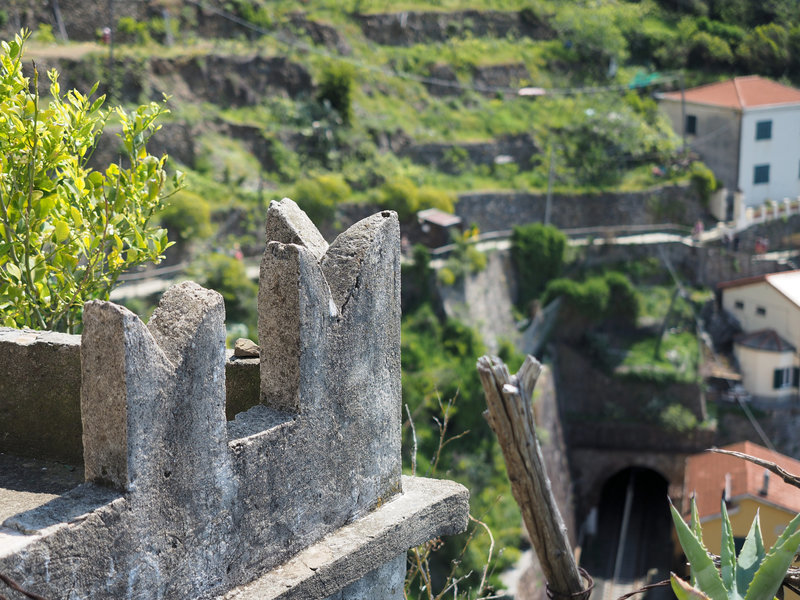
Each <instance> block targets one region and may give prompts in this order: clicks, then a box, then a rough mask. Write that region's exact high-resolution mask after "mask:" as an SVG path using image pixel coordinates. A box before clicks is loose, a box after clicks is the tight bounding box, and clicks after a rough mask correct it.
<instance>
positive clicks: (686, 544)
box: [669, 502, 728, 600]
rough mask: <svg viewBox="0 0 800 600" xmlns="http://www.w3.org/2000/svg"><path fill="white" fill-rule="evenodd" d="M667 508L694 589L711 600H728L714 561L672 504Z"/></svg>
mask: <svg viewBox="0 0 800 600" xmlns="http://www.w3.org/2000/svg"><path fill="white" fill-rule="evenodd" d="M669 507H670V511H671V512H672V522H673V523H674V524H675V531H676V532H677V534H678V540H679V541H680V543H681V548H683V552H684V554H686V558H687V560H688V561H689V565H690V566H691V568H692V575H693V576H694V578H695V581H696V582H697V583H696V587H698V588H700V589H701V590H703V592H705V593H706V594H707V595H708V596H709V597H710V598H711V600H728V591H727V590H726V589H725V586H724V585H723V583H722V579H721V578H720V576H719V571H717V568H716V567H715V566H714V561H712V560H711V557H710V556H709V555H708V550H706V548H705V546H703V544H702V542H700V540H698V539H697V538H696V537H695V535H694V534H693V533H692V530H691V529H689V526H688V525H687V524H686V521H684V520H683V517H681V515H680V513H679V512H678V511H677V509H676V508H675V506H673V504H672V502H670V506H669Z"/></svg>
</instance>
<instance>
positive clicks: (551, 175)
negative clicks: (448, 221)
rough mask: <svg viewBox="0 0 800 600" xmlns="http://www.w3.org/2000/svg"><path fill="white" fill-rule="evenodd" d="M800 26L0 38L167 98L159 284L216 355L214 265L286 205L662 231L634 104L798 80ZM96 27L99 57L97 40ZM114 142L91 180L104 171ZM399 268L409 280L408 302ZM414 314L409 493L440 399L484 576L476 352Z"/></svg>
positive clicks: (639, 24) (87, 22)
mask: <svg viewBox="0 0 800 600" xmlns="http://www.w3.org/2000/svg"><path fill="white" fill-rule="evenodd" d="M54 6H58V7H59V12H60V15H61V24H63V32H65V33H66V35H67V37H68V38H69V41H68V42H65V41H64V40H63V39H61V38H62V27H61V24H59V22H58V20H57V19H56V18H55V16H54V11H53V7H54ZM109 7H111V10H110V11H109ZM798 11H800V9H798V5H797V3H796V2H794V0H772V1H771V2H769V3H766V2H759V1H756V0H752V1H750V0H736V1H729V0H726V1H722V0H690V1H684V2H674V1H671V0H661V1H658V2H657V1H655V0H642V1H640V2H625V1H622V0H594V1H589V0H587V1H585V2H571V1H566V0H564V1H556V0H539V1H534V0H497V1H493V2H488V1H487V0H469V1H467V0H438V1H434V2H429V3H415V2H401V3H397V2H390V1H389V0H344V1H339V0H304V1H303V2H302V3H297V2H291V1H289V0H274V1H267V0H213V1H212V0H152V1H145V0H139V1H130V2H123V1H116V0H104V1H101V0H58V2H54V1H53V0H49V1H39V0H37V1H36V2H32V1H30V0H6V2H4V3H2V5H1V6H0V38H4V37H8V36H10V35H13V33H14V32H15V31H18V30H19V28H20V27H23V26H26V27H29V28H30V29H32V30H33V32H34V33H33V37H32V41H31V44H30V46H29V52H28V55H27V58H28V60H29V61H35V62H36V64H37V66H38V68H39V70H40V71H42V70H44V69H45V68H49V67H55V68H57V69H59V70H60V72H61V74H62V75H61V80H62V88H68V87H72V86H75V87H77V88H79V89H83V90H88V89H89V88H90V87H91V85H92V84H93V83H94V82H95V81H100V82H101V90H102V91H104V92H105V93H107V94H109V95H110V96H111V100H112V101H113V102H115V103H123V104H134V103H140V102H143V101H147V100H151V99H154V100H159V99H160V98H161V97H162V95H163V94H167V95H169V96H170V99H169V105H170V108H171V111H172V112H171V115H170V117H169V121H167V122H165V123H164V126H163V129H162V130H161V131H160V132H159V134H158V136H157V138H156V139H155V140H154V147H153V148H151V149H152V150H156V151H161V150H163V151H166V152H168V153H169V155H170V157H171V159H170V166H171V168H172V169H181V170H183V171H185V172H186V173H187V180H186V181H187V187H186V189H185V190H184V191H182V192H181V193H179V194H178V195H176V196H175V197H174V198H173V199H172V201H171V204H170V206H169V207H167V209H166V210H165V212H164V214H163V215H162V219H163V222H164V223H165V224H166V225H167V227H168V228H169V229H170V230H171V237H172V238H173V239H177V240H178V242H179V243H178V244H177V245H176V246H175V247H174V248H173V249H172V250H171V251H170V252H171V253H172V254H171V255H169V256H168V260H169V261H171V262H186V263H190V267H189V274H190V275H191V276H192V277H193V278H195V279H198V280H199V281H201V282H204V283H205V284H206V285H208V286H210V287H215V288H217V289H221V290H223V291H224V293H225V295H226V310H227V313H228V321H229V322H230V323H232V324H233V329H232V331H231V335H232V336H234V337H235V336H236V335H250V336H253V334H254V333H255V327H254V324H255V323H254V318H255V317H254V311H253V307H254V306H255V289H254V286H253V284H252V283H251V282H250V281H249V280H248V279H247V276H246V273H245V269H244V266H243V265H242V263H241V262H240V261H238V260H236V258H234V257H235V255H236V253H237V252H238V251H239V250H241V251H243V253H244V255H245V256H248V255H251V256H255V255H257V254H258V253H259V252H260V251H261V249H262V248H263V242H262V238H261V236H262V231H261V229H262V227H263V217H264V214H265V212H266V205H267V204H268V202H269V201H270V200H272V199H274V198H280V197H281V196H284V195H288V196H291V197H292V198H294V199H296V200H297V201H298V202H299V203H300V204H301V205H302V206H303V208H305V209H306V210H307V211H308V212H309V214H310V215H311V216H312V218H314V220H315V221H317V222H321V223H324V229H325V232H326V234H328V235H330V233H331V232H332V231H333V230H335V229H336V228H337V227H338V226H339V225H340V224H342V223H344V222H346V221H348V220H352V219H354V218H357V217H358V216H360V215H363V214H365V213H368V212H370V211H371V210H373V209H372V208H371V206H372V205H379V206H381V207H388V208H394V209H395V210H397V211H398V212H399V213H400V216H401V217H402V218H403V219H404V220H405V223H406V224H412V223H413V221H414V219H413V216H414V213H415V212H416V211H417V210H418V209H420V208H426V207H439V208H442V209H445V210H453V207H454V205H455V204H457V202H458V198H459V195H463V196H464V204H463V205H464V206H466V205H467V204H469V205H470V206H472V207H473V211H472V213H473V214H484V213H486V212H490V211H486V210H484V211H483V213H482V212H481V210H480V209H481V207H479V206H475V204H476V203H478V202H479V201H480V200H481V198H487V199H489V198H491V194H490V193H488V192H497V191H500V192H502V191H506V192H513V193H514V194H513V197H515V198H521V199H522V200H523V201H528V200H530V199H531V198H533V196H532V193H536V192H538V193H543V192H544V191H545V190H547V188H548V185H549V183H552V187H553V189H554V191H555V194H554V197H555V198H556V199H557V201H558V202H560V203H561V204H562V205H564V206H566V205H570V203H571V201H572V200H573V199H574V198H575V197H576V195H578V194H581V193H586V192H597V196H598V197H602V198H605V199H608V198H611V197H613V194H614V193H616V192H625V193H626V194H627V195H626V196H625V199H626V200H625V201H626V202H627V203H638V204H639V205H641V204H643V203H645V202H646V201H647V200H646V196H645V195H643V194H639V193H638V192H640V191H641V190H643V189H649V188H651V187H653V186H661V187H664V188H665V191H664V190H662V192H659V194H658V195H657V197H659V198H660V197H667V196H668V197H669V199H670V200H669V202H663V203H655V204H654V206H653V207H651V208H653V210H655V211H656V212H659V214H660V215H661V216H662V217H663V220H673V218H676V219H677V220H680V218H681V216H682V215H683V214H684V213H681V212H680V211H679V212H674V210H673V207H674V205H675V204H676V202H675V201H673V200H674V198H675V197H680V195H681V194H680V191H681V190H682V189H683V188H677V187H676V185H675V184H683V183H686V182H687V181H688V180H689V179H690V176H691V170H690V164H691V157H686V156H683V155H682V154H681V152H680V147H681V140H680V139H679V138H677V137H676V136H675V135H674V133H673V132H672V131H671V130H670V129H669V127H668V125H667V122H666V119H665V118H664V117H663V116H662V115H660V114H659V112H658V110H657V107H656V104H655V102H654V101H653V100H652V93H653V92H654V91H656V90H663V89H667V88H672V87H677V86H679V85H680V84H681V81H683V83H684V84H685V85H687V86H688V85H693V84H696V83H701V82H705V81H710V80H714V79H718V78H722V77H726V76H730V75H733V74H742V73H748V74H749V73H758V74H762V75H768V76H772V77H776V78H784V79H786V80H789V81H790V80H791V77H793V76H794V77H798V76H800V75H799V74H800V68H798V65H800V19H798ZM106 26H108V27H110V28H112V29H113V31H114V34H113V36H112V38H111V39H112V42H113V43H111V44H108V43H104V42H102V41H101V40H100V39H99V36H102V28H103V27H106ZM679 71H680V72H682V78H681V76H679ZM524 88H528V90H527V92H526V93H524V94H520V90H522V89H524ZM44 91H45V90H43V92H44ZM113 130H114V126H113V123H112V124H111V126H110V128H109V131H108V132H107V134H106V136H105V138H104V142H103V144H101V147H100V148H99V149H98V152H97V153H96V154H95V155H94V160H95V161H96V162H97V163H98V164H101V163H108V162H110V161H113V160H115V159H116V155H117V151H116V146H115V144H116V138H115V137H114V135H113V133H114V131H113ZM675 190H678V192H675ZM480 192H483V193H480ZM509 197H511V195H509ZM506 199H507V198H506ZM528 204H532V202H528ZM505 205H506V204H505V203H504V201H501V202H496V203H493V204H491V206H492V207H500V206H505ZM624 206H629V204H625V205H624ZM484 208H485V207H484ZM573 210H577V209H573ZM606 212H608V214H614V215H617V214H620V213H624V214H623V217H622V218H624V216H625V215H628V216H630V215H634V214H637V215H638V214H641V212H637V211H636V210H619V211H617V212H613V213H612V212H611V211H606ZM692 214H693V215H694V213H692ZM676 215H677V217H676ZM490 216H492V215H490ZM695 218H696V217H694V216H693V217H692V222H694V219H695ZM409 230H410V228H409V229H407V231H409ZM461 249H463V248H461ZM464 256H465V257H466V260H468V261H474V262H475V265H477V266H479V263H480V260H479V259H477V258H476V257H475V256H474V255H471V254H469V252H467V251H466V250H465V251H464ZM416 258H417V260H416V262H415V265H414V266H413V267H412V268H411V271H413V273H412V276H414V277H418V278H419V279H424V280H426V281H427V279H425V278H426V277H428V276H429V275H430V273H429V272H428V270H427V263H426V261H425V256H424V254H419V255H418V256H417V257H416ZM470 266H473V265H470ZM404 285H405V281H404ZM409 287H411V286H409ZM412 291H415V290H413V289H412ZM416 292H418V297H416V298H415V299H414V302H413V303H411V304H413V305H412V306H410V307H404V309H405V308H410V309H411V310H409V311H408V315H407V317H406V319H405V321H404V331H403V335H404V341H403V344H404V346H403V367H404V382H403V385H404V399H405V400H407V401H408V403H409V406H410V409H411V411H412V414H413V415H414V419H415V420H416V422H417V425H418V428H417V433H418V436H419V437H418V442H419V455H420V456H419V465H418V468H419V472H420V473H425V471H426V470H427V469H428V468H429V467H432V465H431V463H430V458H431V456H433V453H434V452H435V450H436V447H437V445H436V444H437V435H436V431H435V430H433V431H431V430H427V431H425V430H424V428H423V424H424V423H426V422H430V419H429V417H430V416H431V415H432V414H433V415H437V416H439V417H441V414H440V413H439V412H438V411H439V405H438V397H439V396H440V397H441V398H443V399H444V400H445V401H446V400H447V399H448V398H449V397H452V396H453V395H456V394H458V396H459V400H458V403H457V405H456V409H454V411H453V412H451V413H450V419H451V420H450V421H449V424H450V427H451V429H450V431H451V432H452V433H456V434H459V433H461V432H463V431H465V430H467V429H470V430H472V433H471V434H470V437H468V438H466V442H465V444H464V445H463V446H459V445H456V444H453V445H452V446H449V447H448V450H451V449H455V448H457V449H455V450H453V451H452V453H451V455H450V456H449V457H448V458H445V459H443V460H442V462H441V463H440V464H439V469H440V470H441V471H447V473H448V476H451V477H453V478H457V479H459V480H461V481H464V482H465V483H467V484H468V485H469V487H470V489H471V490H472V494H473V507H472V510H473V514H475V515H476V516H477V517H480V518H483V519H485V520H486V522H487V523H488V524H489V525H490V526H491V528H492V531H493V533H494V536H495V542H496V549H499V548H504V550H503V553H502V554H500V556H499V558H498V557H497V556H495V558H496V559H497V560H496V564H495V566H494V568H495V570H496V572H500V571H502V570H503V569H504V568H505V567H507V566H509V565H510V564H512V563H513V562H514V561H515V560H516V558H517V557H518V556H519V552H518V548H519V546H520V534H521V532H520V526H519V523H520V519H519V514H518V512H517V511H516V507H515V505H514V503H513V499H511V497H510V493H509V490H508V486H507V481H506V479H505V475H504V473H503V467H502V463H501V461H500V457H499V453H498V452H497V448H496V444H495V443H494V440H493V438H492V437H491V433H490V432H489V431H488V428H487V427H486V425H485V423H484V422H483V421H482V419H481V417H480V412H481V410H482V398H480V396H479V392H478V390H480V385H479V384H478V382H477V377H476V374H475V370H474V368H473V367H474V360H475V357H476V356H477V355H478V354H480V353H482V352H483V350H484V348H483V345H482V343H481V341H480V339H479V338H478V336H477V335H476V334H475V333H474V332H473V331H471V330H470V329H469V328H467V327H465V326H464V325H462V324H460V323H457V322H454V321H444V320H442V319H439V318H438V317H437V316H436V314H435V313H434V311H433V310H432V309H431V308H430V303H429V300H430V297H429V295H426V294H429V291H427V290H423V291H422V292H420V291H419V290H416ZM133 308H135V309H137V310H138V311H139V312H141V313H145V312H146V311H147V305H146V304H144V303H142V304H140V305H138V306H133ZM501 352H502V353H503V355H504V357H505V358H508V359H513V358H514V352H513V349H512V348H509V347H507V346H504V347H503V348H501ZM511 362H512V365H511V366H512V370H516V368H515V367H516V366H517V365H514V364H513V360H512V361H511ZM409 436H410V432H409V431H407V432H406V437H407V441H408V439H409ZM488 547H489V542H488V539H487V538H486V537H483V538H479V539H478V538H476V541H475V543H473V544H472V545H471V546H470V547H469V548H468V550H467V551H466V554H465V555H464V556H463V557H461V560H462V564H463V566H464V567H465V571H469V570H470V569H472V570H473V571H474V572H475V573H480V572H481V569H482V564H483V563H482V561H485V557H486V552H487V550H488ZM458 551H459V550H458V549H454V548H450V547H448V548H446V549H445V553H446V556H447V558H454V557H456V556H458ZM446 565H447V563H443V564H440V565H439V567H438V568H439V569H444V568H445V567H446ZM438 574H439V573H437V575H438ZM466 587H467V584H466V583H465V584H464V588H466Z"/></svg>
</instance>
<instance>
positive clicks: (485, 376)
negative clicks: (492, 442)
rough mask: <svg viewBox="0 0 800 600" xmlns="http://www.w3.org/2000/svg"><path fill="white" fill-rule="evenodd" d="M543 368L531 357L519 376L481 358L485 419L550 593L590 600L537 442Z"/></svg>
mask: <svg viewBox="0 0 800 600" xmlns="http://www.w3.org/2000/svg"><path fill="white" fill-rule="evenodd" d="M540 371H541V365H540V364H539V362H538V361H537V360H536V359H535V358H533V357H532V356H530V355H529V356H528V357H527V358H526V359H525V362H524V363H523V365H522V367H521V368H520V370H519V372H518V373H517V374H516V375H511V374H510V373H509V371H508V368H507V367H506V365H505V364H504V363H503V361H501V360H500V359H499V358H497V357H488V356H482V357H481V358H479V359H478V374H479V375H480V378H481V383H482V384H483V390H484V393H485V395H486V405H487V406H488V411H487V420H488V421H489V425H490V426H491V428H492V430H493V431H494V432H495V434H496V435H497V439H498V441H499V442H500V447H501V449H502V451H503V457H504V458H505V462H506V469H507V471H508V478H509V479H510V480H511V490H512V492H513V493H514V499H515V500H516V501H517V504H518V505H519V507H520V509H521V511H522V517H523V519H524V521H525V526H526V527H527V529H528V533H529V535H530V536H531V542H532V543H533V547H534V549H535V550H536V555H537V557H538V558H539V563H540V564H541V566H542V571H543V572H544V576H545V579H546V580H547V583H548V590H549V592H550V594H551V595H553V596H555V597H570V596H572V597H583V598H588V595H589V593H590V591H591V587H590V588H589V589H588V590H584V588H583V583H582V581H581V574H580V573H579V571H578V566H577V565H576V564H575V558H574V556H573V555H572V549H571V548H570V545H569V540H568V538H567V528H566V526H565V525H564V520H563V519H562V518H561V513H560V512H559V510H558V506H557V505H556V502H555V498H554V497H553V492H552V489H551V486H550V479H549V478H548V477H547V472H546V470H545V467H544V460H543V459H542V451H541V448H540V447H539V441H538V439H537V438H536V432H535V423H534V417H533V407H532V406H531V394H532V392H533V388H534V387H535V385H536V380H537V379H538V377H539V373H540Z"/></svg>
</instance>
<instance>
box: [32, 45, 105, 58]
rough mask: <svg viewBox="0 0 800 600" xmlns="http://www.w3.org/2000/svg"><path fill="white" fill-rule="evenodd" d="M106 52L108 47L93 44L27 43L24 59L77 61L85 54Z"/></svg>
mask: <svg viewBox="0 0 800 600" xmlns="http://www.w3.org/2000/svg"><path fill="white" fill-rule="evenodd" d="M97 52H108V46H105V45H103V44H97V43H95V42H79V43H75V44H48V45H46V46H45V45H40V44H36V43H28V44H26V45H25V58H27V59H28V60H30V59H33V60H36V59H37V58H71V59H73V60H77V59H79V58H83V57H84V56H86V55H87V54H92V53H97Z"/></svg>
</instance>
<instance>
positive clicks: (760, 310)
mask: <svg viewBox="0 0 800 600" xmlns="http://www.w3.org/2000/svg"><path fill="white" fill-rule="evenodd" d="M756 314H757V315H758V316H759V317H766V316H767V309H766V308H764V307H763V306H756Z"/></svg>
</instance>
